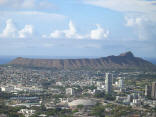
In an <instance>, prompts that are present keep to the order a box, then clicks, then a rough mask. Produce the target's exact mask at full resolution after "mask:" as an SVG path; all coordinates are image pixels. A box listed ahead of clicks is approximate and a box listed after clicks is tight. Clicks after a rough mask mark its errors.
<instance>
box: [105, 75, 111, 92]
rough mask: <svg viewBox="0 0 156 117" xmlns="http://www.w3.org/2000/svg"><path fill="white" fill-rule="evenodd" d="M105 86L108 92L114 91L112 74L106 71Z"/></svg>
mask: <svg viewBox="0 0 156 117" xmlns="http://www.w3.org/2000/svg"><path fill="white" fill-rule="evenodd" d="M105 88H106V93H107V94H110V93H112V74H110V73H106V77H105Z"/></svg>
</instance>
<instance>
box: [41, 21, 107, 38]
mask: <svg viewBox="0 0 156 117" xmlns="http://www.w3.org/2000/svg"><path fill="white" fill-rule="evenodd" d="M109 34H110V33H109V30H105V29H104V28H102V27H101V26H100V24H97V25H96V29H92V30H91V31H90V33H89V34H84V35H81V34H79V33H78V31H77V29H76V27H75V25H74V24H73V22H72V21H69V24H68V29H65V30H55V31H53V32H52V33H50V35H42V37H44V38H54V39H55V38H63V39H64V38H67V39H92V40H101V39H107V38H108V36H109Z"/></svg>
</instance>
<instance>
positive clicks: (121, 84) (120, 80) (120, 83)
mask: <svg viewBox="0 0 156 117" xmlns="http://www.w3.org/2000/svg"><path fill="white" fill-rule="evenodd" d="M118 82H119V87H120V88H123V85H124V83H123V79H122V78H121V77H120V79H119V81H118Z"/></svg>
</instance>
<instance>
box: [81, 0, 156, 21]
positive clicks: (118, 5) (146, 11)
mask: <svg viewBox="0 0 156 117" xmlns="http://www.w3.org/2000/svg"><path fill="white" fill-rule="evenodd" d="M83 2H84V3H85V4H91V5H95V6H99V7H103V8H107V9H110V10H114V11H118V12H122V13H124V14H125V15H127V14H130V15H132V16H134V15H142V16H145V17H148V18H149V19H150V20H153V21H156V1H155V0H84V1H83Z"/></svg>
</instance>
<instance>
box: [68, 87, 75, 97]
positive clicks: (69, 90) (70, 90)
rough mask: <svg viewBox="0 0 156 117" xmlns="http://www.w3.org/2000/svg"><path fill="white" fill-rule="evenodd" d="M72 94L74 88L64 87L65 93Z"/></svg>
mask: <svg viewBox="0 0 156 117" xmlns="http://www.w3.org/2000/svg"><path fill="white" fill-rule="evenodd" d="M73 94H74V90H73V89H72V88H67V89H66V95H69V96H70V95H73Z"/></svg>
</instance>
